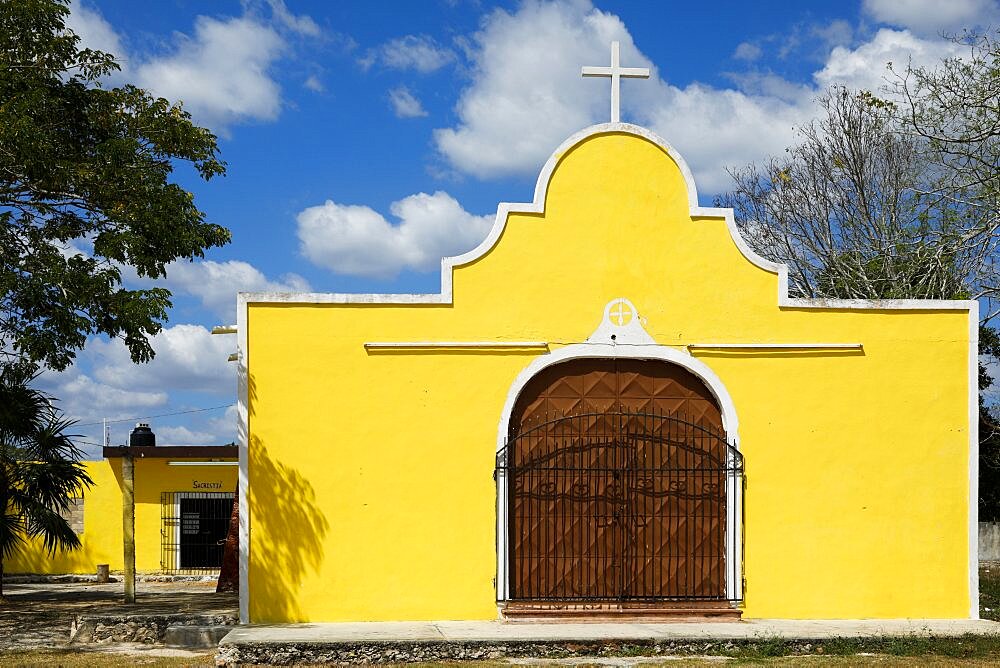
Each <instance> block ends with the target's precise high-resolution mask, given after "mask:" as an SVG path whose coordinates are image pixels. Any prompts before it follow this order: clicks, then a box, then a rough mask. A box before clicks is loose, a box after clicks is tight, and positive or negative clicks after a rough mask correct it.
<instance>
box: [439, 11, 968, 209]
mask: <svg viewBox="0 0 1000 668" xmlns="http://www.w3.org/2000/svg"><path fill="white" fill-rule="evenodd" d="M802 30H806V28H803V29H802ZM808 35H809V38H810V39H811V40H812V42H814V43H815V44H817V45H818V46H819V48H820V50H821V52H822V54H823V56H824V61H823V64H822V65H821V66H820V67H819V68H818V70H817V71H816V72H815V73H814V77H813V83H812V85H804V84H796V83H792V82H790V81H787V80H785V79H781V78H780V77H777V76H774V75H769V74H761V73H749V74H748V73H741V74H734V75H731V79H732V80H733V81H735V82H736V83H737V86H738V87H737V88H735V89H732V88H720V87H716V86H709V85H705V84H702V83H699V82H694V83H691V84H688V85H685V86H683V87H679V86H676V85H671V84H670V83H669V82H667V81H664V80H663V79H661V78H660V77H659V76H658V72H657V71H656V68H655V67H654V66H653V65H652V64H651V63H650V61H649V59H648V58H647V57H646V56H645V55H644V54H643V53H641V52H640V51H639V50H638V49H637V48H636V46H635V44H634V43H633V41H632V37H631V35H630V34H629V32H628V30H627V28H626V26H625V25H624V24H623V23H622V22H621V20H620V19H619V18H618V17H617V16H615V15H613V14H609V13H605V12H601V11H599V10H598V9H595V8H594V7H593V5H592V4H591V3H590V2H589V1H588V0H556V1H555V2H540V1H538V0H528V1H526V2H524V3H523V4H522V5H520V7H519V8H518V9H517V10H516V11H514V12H507V11H504V10H496V11H494V12H493V13H492V14H490V15H489V16H488V17H487V18H486V20H485V21H484V22H483V26H482V29H481V30H480V31H479V32H478V33H476V34H475V35H474V36H473V37H472V39H471V40H470V41H469V48H468V56H469V59H470V60H471V62H472V69H471V81H470V83H469V85H468V86H467V87H466V88H465V89H464V90H463V91H462V93H461V94H460V96H459V100H458V103H457V105H456V108H455V111H456V115H457V118H458V122H457V123H456V124H455V125H454V126H452V127H447V128H439V129H438V130H436V131H435V135H434V139H435V144H436V147H437V150H438V153H439V154H440V155H441V157H442V158H443V159H444V160H445V161H446V162H447V163H448V164H449V165H450V166H451V167H452V168H453V169H455V170H457V171H458V172H461V173H465V174H471V175H473V176H476V177H478V178H493V177H498V176H505V175H526V176H531V175H534V174H537V172H538V170H539V169H540V168H541V166H542V164H543V162H544V161H545V160H546V159H547V158H548V156H549V155H550V154H551V152H552V150H554V149H555V148H556V147H557V146H558V145H559V144H560V143H561V142H562V141H563V140H564V139H565V138H566V137H568V136H570V135H571V134H572V133H574V132H576V131H577V130H579V129H581V128H583V127H586V126H587V125H590V124H592V123H596V122H603V121H606V120H607V119H608V110H607V109H608V82H607V80H606V79H599V80H594V79H586V80H585V79H583V78H582V77H581V76H580V66H581V65H600V64H606V63H607V61H608V57H609V56H608V44H609V42H611V41H612V40H618V41H619V42H621V50H622V63H623V65H625V66H630V67H643V66H645V67H649V68H650V69H651V73H652V77H651V79H650V80H648V81H629V82H623V84H622V117H623V120H626V121H633V122H637V123H639V124H643V125H647V126H649V127H651V128H652V129H653V130H655V131H656V132H657V133H659V134H661V135H662V136H663V137H664V138H665V139H666V140H667V141H669V142H670V143H671V144H673V145H674V146H676V147H677V148H678V150H679V151H680V152H681V154H682V155H683V156H684V157H685V159H686V160H687V161H688V163H689V165H690V166H691V169H692V171H693V172H694V175H695V180H696V181H697V183H698V185H699V187H700V190H701V192H702V193H703V194H711V193H713V192H719V191H721V190H724V189H725V188H727V187H728V186H729V185H730V179H729V177H728V175H727V174H726V172H725V168H726V167H727V166H739V165H743V164H746V163H748V162H751V161H759V160H761V159H763V158H765V157H766V156H767V155H769V154H777V153H780V152H781V151H782V150H783V149H784V148H785V147H786V146H788V145H789V144H791V143H793V142H794V139H795V135H794V127H795V126H800V125H802V124H804V123H806V122H808V121H809V120H810V119H811V118H813V117H814V115H815V112H816V105H815V102H816V98H817V97H818V96H819V95H820V94H821V93H822V92H823V89H824V88H825V87H826V86H828V85H831V84H846V85H849V86H855V87H867V88H872V89H874V90H878V89H879V88H880V87H881V86H882V85H883V83H884V76H885V73H886V70H885V66H886V63H887V62H889V61H892V62H894V63H896V64H897V65H898V66H901V67H905V65H906V63H907V60H908V58H910V57H912V58H913V62H914V63H916V64H932V63H933V62H935V61H936V60H938V59H940V58H941V57H942V56H944V55H950V54H953V53H955V52H956V50H955V49H956V47H955V46H954V45H952V44H950V43H948V42H945V41H943V40H941V39H938V38H921V37H918V36H915V35H914V34H913V33H911V32H909V31H899V30H891V29H882V30H879V31H878V32H877V33H876V34H875V36H874V37H872V38H871V39H869V40H868V41H865V42H862V43H860V44H858V45H857V46H856V47H854V48H848V47H845V46H843V44H844V43H845V42H849V41H850V40H851V39H853V29H852V27H851V26H850V24H848V23H846V22H844V21H834V22H832V23H830V24H829V25H826V26H820V27H817V26H812V27H811V28H808ZM746 44H747V45H748V46H747V47H745V48H743V49H740V54H739V55H740V56H742V57H744V58H749V57H751V56H753V55H754V53H753V50H752V49H751V48H750V46H752V43H750V42H747V43H746ZM838 45H839V46H838ZM735 55H736V54H734V56H735ZM525 72H530V73H531V76H525V75H524V73H525Z"/></svg>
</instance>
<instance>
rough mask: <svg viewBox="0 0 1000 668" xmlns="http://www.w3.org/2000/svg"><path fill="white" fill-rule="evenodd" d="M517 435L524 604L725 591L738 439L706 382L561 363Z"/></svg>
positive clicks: (666, 369)
mask: <svg viewBox="0 0 1000 668" xmlns="http://www.w3.org/2000/svg"><path fill="white" fill-rule="evenodd" d="M510 434H511V440H510V443H509V446H508V448H509V453H508V456H509V458H510V466H511V469H510V477H509V479H508V480H509V490H510V493H509V495H508V499H509V509H508V517H509V522H510V527H509V536H510V538H511V542H510V548H509V549H510V554H509V564H510V574H511V582H510V593H511V597H512V598H513V599H515V600H517V599H520V600H583V601H586V600H595V601H596V600H621V599H668V598H674V599H681V598H720V599H721V598H724V597H725V549H726V546H725V530H726V519H725V518H726V497H725V493H726V485H725V481H726V472H725V469H726V462H727V452H726V447H727V446H726V443H725V440H724V437H723V436H722V434H723V432H722V416H721V413H720V410H719V408H718V405H717V404H716V402H715V399H714V397H713V396H712V395H711V393H710V392H709V390H708V389H707V388H706V387H705V386H704V384H702V382H701V381H700V380H699V379H698V378H697V377H695V376H694V375H693V374H691V373H690V372H688V371H687V370H685V369H683V368H680V367H677V366H675V365H671V364H667V363H664V362H659V361H649V360H614V359H583V360H573V361H570V362H566V363H563V364H558V365H553V366H551V367H548V368H547V369H545V370H543V371H542V372H541V373H540V374H539V375H538V376H536V377H535V378H534V379H532V380H531V381H530V382H529V383H528V385H527V386H526V387H525V389H524V391H523V392H522V393H521V396H520V397H519V398H518V401H517V402H516V404H515V409H514V411H513V416H512V419H511V425H510Z"/></svg>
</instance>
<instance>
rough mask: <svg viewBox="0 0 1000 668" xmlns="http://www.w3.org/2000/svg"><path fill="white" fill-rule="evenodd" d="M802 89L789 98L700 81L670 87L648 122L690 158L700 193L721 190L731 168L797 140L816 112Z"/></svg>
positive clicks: (727, 183) (762, 156)
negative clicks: (796, 131)
mask: <svg viewBox="0 0 1000 668" xmlns="http://www.w3.org/2000/svg"><path fill="white" fill-rule="evenodd" d="M798 92H799V95H798V96H797V97H796V98H794V99H792V100H788V99H782V98H781V97H778V96H776V95H748V94H746V93H743V92H740V91H735V90H719V89H716V88H712V87H710V86H702V85H699V84H692V85H690V86H687V87H686V88H683V89H677V88H673V87H671V88H670V90H669V93H668V94H667V95H666V96H664V101H663V103H662V104H659V105H656V106H654V107H651V108H650V109H649V111H648V119H647V121H646V122H647V123H648V124H649V125H650V127H652V128H653V129H654V130H656V132H657V133H658V134H659V135H661V136H663V137H665V138H666V139H667V141H670V142H671V143H672V144H673V145H674V146H675V147H676V148H677V149H678V150H679V151H680V153H681V155H683V156H684V158H685V159H686V160H688V161H689V162H690V164H691V167H692V170H693V172H694V176H695V183H696V184H697V185H698V188H699V192H701V193H703V194H704V193H714V192H721V191H723V190H725V189H726V188H728V187H729V186H730V185H731V183H730V177H729V175H728V174H727V173H726V171H725V170H726V167H739V166H742V165H743V164H745V163H748V162H751V161H755V160H760V159H762V158H764V157H765V156H767V155H769V154H774V153H777V152H778V151H780V150H782V149H783V148H784V147H785V146H788V145H789V144H791V143H792V142H793V140H794V127H795V126H797V125H802V124H803V123H805V122H807V121H808V119H809V117H810V116H811V114H812V103H811V99H812V94H811V92H810V91H808V90H806V89H800V90H799V91H798Z"/></svg>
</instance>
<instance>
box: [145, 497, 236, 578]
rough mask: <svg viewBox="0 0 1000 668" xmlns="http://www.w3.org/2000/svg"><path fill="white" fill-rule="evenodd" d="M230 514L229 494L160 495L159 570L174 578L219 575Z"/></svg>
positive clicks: (231, 498)
mask: <svg viewBox="0 0 1000 668" xmlns="http://www.w3.org/2000/svg"><path fill="white" fill-rule="evenodd" d="M232 513H233V493H232V492H163V493H162V494H161V495H160V516H161V519H162V522H161V527H160V536H161V549H160V568H161V569H162V570H163V571H164V572H166V573H175V574H185V573H187V574H197V573H206V572H213V571H218V570H219V569H220V568H221V567H222V555H223V551H224V549H225V542H226V533H227V532H228V530H229V520H230V517H231V516H232Z"/></svg>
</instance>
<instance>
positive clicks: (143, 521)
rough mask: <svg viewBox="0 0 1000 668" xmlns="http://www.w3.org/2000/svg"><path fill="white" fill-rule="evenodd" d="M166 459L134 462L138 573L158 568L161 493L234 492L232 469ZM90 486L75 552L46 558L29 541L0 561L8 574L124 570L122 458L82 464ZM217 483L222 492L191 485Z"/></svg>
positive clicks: (148, 459) (35, 542)
mask: <svg viewBox="0 0 1000 668" xmlns="http://www.w3.org/2000/svg"><path fill="white" fill-rule="evenodd" d="M168 461H195V460H190V459H170V460H167V459H150V458H146V459H136V460H135V567H136V570H137V571H140V572H155V571H159V570H160V547H161V535H160V530H161V527H162V522H161V508H160V495H161V493H163V492H206V491H211V492H233V491H235V489H236V476H237V471H236V467H235V466H169V465H168V463H167V462H168ZM85 464H86V467H87V473H88V474H90V477H91V479H93V481H94V485H93V486H92V487H91V488H90V489H88V490H86V491H85V492H84V495H83V496H84V511H83V522H84V525H83V534H81V535H80V542H81V543H82V545H81V547H80V548H79V549H77V550H65V551H59V552H57V553H56V554H55V555H50V554H49V553H48V552H46V551H45V548H44V547H43V546H42V544H41V541H37V540H36V541H31V542H30V543H29V545H28V547H27V548H26V549H24V550H21V551H20V552H18V553H17V554H16V555H14V556H13V557H12V558H11V559H9V560H8V561H6V562H5V563H4V570H5V571H6V572H7V573H94V572H95V571H96V567H97V564H109V565H110V567H111V570H121V569H122V568H124V553H123V547H122V492H121V479H122V466H121V464H122V460H121V459H120V458H114V459H104V460H101V461H89V462H85ZM196 481H197V482H199V483H206V482H207V483H220V484H221V485H222V487H221V488H214V487H213V488H206V487H196V486H195V482H196Z"/></svg>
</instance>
